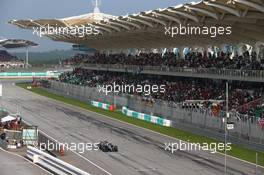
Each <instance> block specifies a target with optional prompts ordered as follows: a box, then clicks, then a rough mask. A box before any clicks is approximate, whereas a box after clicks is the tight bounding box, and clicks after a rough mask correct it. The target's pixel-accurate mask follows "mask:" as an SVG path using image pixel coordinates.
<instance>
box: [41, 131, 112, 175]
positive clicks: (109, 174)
mask: <svg viewBox="0 0 264 175" xmlns="http://www.w3.org/2000/svg"><path fill="white" fill-rule="evenodd" d="M39 131H40V132H42V133H43V134H44V135H46V136H47V137H49V138H51V139H53V140H54V141H55V142H57V143H61V142H59V141H58V140H56V139H55V138H53V137H51V136H50V135H48V134H47V133H45V132H43V131H42V130H39ZM68 150H70V151H71V152H73V153H74V154H76V155H77V156H79V157H81V158H82V159H84V160H86V161H87V162H89V163H90V164H92V165H93V166H95V167H96V168H98V169H100V170H101V171H103V172H105V173H106V174H108V175H112V174H111V173H110V172H108V171H106V170H105V169H103V168H102V167H100V166H99V165H97V164H95V163H93V162H92V161H91V160H89V159H87V158H86V157H84V156H82V155H81V154H79V153H77V152H75V151H72V150H71V149H68Z"/></svg>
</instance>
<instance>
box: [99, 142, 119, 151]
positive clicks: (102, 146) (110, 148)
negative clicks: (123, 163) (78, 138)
mask: <svg viewBox="0 0 264 175" xmlns="http://www.w3.org/2000/svg"><path fill="white" fill-rule="evenodd" d="M98 146H99V149H100V150H102V151H103V152H118V147H117V146H116V145H113V144H112V143H109V142H108V141H103V142H100V143H99V145H98Z"/></svg>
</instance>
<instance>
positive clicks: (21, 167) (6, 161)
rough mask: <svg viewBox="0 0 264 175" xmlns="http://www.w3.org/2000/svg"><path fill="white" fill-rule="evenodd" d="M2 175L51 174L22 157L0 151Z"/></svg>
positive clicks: (0, 172) (0, 171) (0, 170)
mask: <svg viewBox="0 0 264 175" xmlns="http://www.w3.org/2000/svg"><path fill="white" fill-rule="evenodd" d="M0 174H1V175H11V174H16V175H36V174H37V175H48V174H49V173H48V172H46V171H44V170H42V169H40V168H38V167H37V166H36V165H34V164H32V163H30V162H28V161H26V160H25V159H23V158H22V157H18V156H16V155H13V154H10V153H7V152H5V151H3V150H0Z"/></svg>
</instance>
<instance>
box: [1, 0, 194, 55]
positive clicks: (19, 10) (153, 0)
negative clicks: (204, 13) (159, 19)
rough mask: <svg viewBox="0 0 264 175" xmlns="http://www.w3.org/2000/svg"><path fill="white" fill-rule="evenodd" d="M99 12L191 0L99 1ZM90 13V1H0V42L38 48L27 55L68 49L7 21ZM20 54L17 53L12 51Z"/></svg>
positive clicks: (120, 11)
mask: <svg viewBox="0 0 264 175" xmlns="http://www.w3.org/2000/svg"><path fill="white" fill-rule="evenodd" d="M101 1H102V5H101V6H100V10H101V12H103V13H107V14H111V15H116V16H119V15H126V14H132V13H137V12H141V11H146V10H153V9H157V8H165V7H168V6H176V5H179V4H182V3H186V2H190V1H191V0H101ZM92 11H93V6H92V0H0V39H6V38H16V39H28V40H32V41H35V42H37V43H38V44H40V45H39V46H38V47H36V48H33V49H32V50H31V51H48V50H55V49H71V44H66V43H61V42H54V41H52V40H50V39H48V38H45V37H42V38H40V37H38V36H36V35H33V34H32V33H33V31H31V30H23V29H20V28H18V27H16V26H13V25H11V24H7V21H9V20H11V19H43V18H48V19H49V18H63V17H69V16H76V15H81V14H85V13H90V12H92ZM16 51H21V50H16Z"/></svg>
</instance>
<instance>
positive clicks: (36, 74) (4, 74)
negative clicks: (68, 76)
mask: <svg viewBox="0 0 264 175" xmlns="http://www.w3.org/2000/svg"><path fill="white" fill-rule="evenodd" d="M59 75H60V73H55V72H0V77H1V78H12V77H15V78H21V77H58V76H59Z"/></svg>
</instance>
